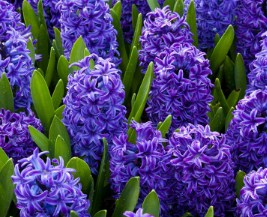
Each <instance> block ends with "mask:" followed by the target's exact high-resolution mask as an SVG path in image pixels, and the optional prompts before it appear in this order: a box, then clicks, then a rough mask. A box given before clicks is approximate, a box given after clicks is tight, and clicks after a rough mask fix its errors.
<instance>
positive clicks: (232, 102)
mask: <svg viewBox="0 0 267 217" xmlns="http://www.w3.org/2000/svg"><path fill="white" fill-rule="evenodd" d="M239 94H240V90H237V91H236V90H233V91H232V92H231V93H230V95H229V96H228V98H227V104H228V105H229V107H230V108H231V107H235V106H236V104H237V102H238V99H239Z"/></svg>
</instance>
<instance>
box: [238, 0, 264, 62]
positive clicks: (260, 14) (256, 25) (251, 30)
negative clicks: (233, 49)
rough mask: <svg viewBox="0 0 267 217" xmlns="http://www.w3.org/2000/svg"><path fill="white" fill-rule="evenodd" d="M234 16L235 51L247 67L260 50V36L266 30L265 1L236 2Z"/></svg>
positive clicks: (247, 0) (244, 0)
mask: <svg viewBox="0 0 267 217" xmlns="http://www.w3.org/2000/svg"><path fill="white" fill-rule="evenodd" d="M236 16H237V19H236V38H237V41H236V45H237V51H238V52H239V53H241V54H242V56H243V57H244V60H245V63H246V65H247V66H248V65H249V63H250V62H251V61H253V60H254V58H255V54H256V53H258V52H259V51H260V50H261V46H260V41H261V39H262V34H263V33H264V32H265V31H266V30H267V7H266V0H242V1H238V7H237V10H236Z"/></svg>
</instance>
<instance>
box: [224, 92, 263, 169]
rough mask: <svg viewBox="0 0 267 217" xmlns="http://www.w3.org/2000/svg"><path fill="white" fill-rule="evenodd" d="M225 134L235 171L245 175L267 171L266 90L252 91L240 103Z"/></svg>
mask: <svg viewBox="0 0 267 217" xmlns="http://www.w3.org/2000/svg"><path fill="white" fill-rule="evenodd" d="M233 115H234V117H233V119H232V121H231V123H230V125H229V127H228V130H227V133H226V135H227V140H228V141H227V143H228V144H231V152H232V156H233V161H234V163H235V166H236V170H243V171H244V172H246V173H248V172H250V171H252V170H257V169H258V168H260V167H267V158H266V156H267V147H266V144H267V132H266V129H267V122H266V117H267V90H255V91H253V92H252V93H251V94H250V95H247V96H245V98H244V99H242V100H240V101H239V103H238V105H237V107H236V110H235V111H234V112H233Z"/></svg>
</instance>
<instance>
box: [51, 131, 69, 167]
mask: <svg viewBox="0 0 267 217" xmlns="http://www.w3.org/2000/svg"><path fill="white" fill-rule="evenodd" d="M59 156H61V157H62V158H63V160H64V162H65V164H66V163H67V162H68V161H69V160H70V158H71V148H70V145H68V144H67V143H66V142H65V140H64V139H63V138H62V137H61V136H60V135H58V136H57V139H56V142H55V154H54V158H57V159H59Z"/></svg>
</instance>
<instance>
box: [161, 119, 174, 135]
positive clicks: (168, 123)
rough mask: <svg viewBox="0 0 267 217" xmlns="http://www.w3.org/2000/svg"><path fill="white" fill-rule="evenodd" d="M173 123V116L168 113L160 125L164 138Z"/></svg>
mask: <svg viewBox="0 0 267 217" xmlns="http://www.w3.org/2000/svg"><path fill="white" fill-rule="evenodd" d="M171 124H172V116H171V115H168V116H167V117H166V118H165V120H164V121H163V123H162V124H161V125H160V127H159V131H160V132H161V134H162V137H163V138H165V136H166V134H167V133H168V132H169V129H170V126H171Z"/></svg>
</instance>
